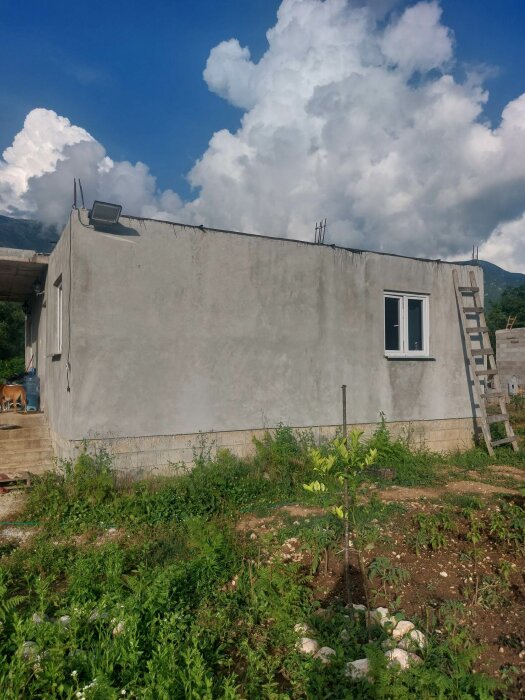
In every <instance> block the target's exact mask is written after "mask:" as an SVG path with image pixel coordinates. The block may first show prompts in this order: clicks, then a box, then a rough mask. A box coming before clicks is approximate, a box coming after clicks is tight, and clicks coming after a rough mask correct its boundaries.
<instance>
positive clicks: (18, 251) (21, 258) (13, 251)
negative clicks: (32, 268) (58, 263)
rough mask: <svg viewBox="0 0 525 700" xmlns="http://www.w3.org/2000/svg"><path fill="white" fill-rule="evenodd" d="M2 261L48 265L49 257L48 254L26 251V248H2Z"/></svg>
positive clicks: (0, 256) (0, 251)
mask: <svg viewBox="0 0 525 700" xmlns="http://www.w3.org/2000/svg"><path fill="white" fill-rule="evenodd" d="M0 260H3V261H9V262H28V263H37V264H39V265H47V264H48V262H49V255H48V254H47V253H37V252H36V251H35V250H25V249H24V248H0Z"/></svg>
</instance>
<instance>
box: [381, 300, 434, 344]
mask: <svg viewBox="0 0 525 700" xmlns="http://www.w3.org/2000/svg"><path fill="white" fill-rule="evenodd" d="M384 304H385V355H386V356H387V357H427V356H428V354H429V347H428V339H429V324H428V318H429V314H428V296H424V295H419V294H397V293H395V292H392V293H390V292H386V293H385V301H384Z"/></svg>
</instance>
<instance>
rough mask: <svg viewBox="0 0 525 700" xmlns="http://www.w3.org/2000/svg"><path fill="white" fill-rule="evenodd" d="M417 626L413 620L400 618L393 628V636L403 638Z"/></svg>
mask: <svg viewBox="0 0 525 700" xmlns="http://www.w3.org/2000/svg"><path fill="white" fill-rule="evenodd" d="M415 628H416V626H415V625H414V623H413V622H409V620H399V622H398V623H397V625H396V626H395V627H394V629H393V630H392V637H393V638H394V639H402V638H403V637H404V636H405V634H408V633H409V632H412V630H413V629H415Z"/></svg>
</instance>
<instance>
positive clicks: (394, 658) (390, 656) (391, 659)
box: [385, 649, 421, 671]
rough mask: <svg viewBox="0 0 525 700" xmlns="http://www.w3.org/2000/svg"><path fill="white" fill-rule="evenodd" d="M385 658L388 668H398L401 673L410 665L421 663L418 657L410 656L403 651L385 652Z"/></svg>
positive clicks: (407, 652)
mask: <svg viewBox="0 0 525 700" xmlns="http://www.w3.org/2000/svg"><path fill="white" fill-rule="evenodd" d="M385 657H386V659H387V661H388V665H389V666H391V667H394V666H398V667H399V668H400V669H401V670H402V671H404V670H406V669H407V668H408V667H409V666H410V665H411V664H416V663H420V662H421V659H420V658H419V656H416V655H415V654H411V653H410V652H409V651H405V650H404V649H392V650H391V651H386V652H385Z"/></svg>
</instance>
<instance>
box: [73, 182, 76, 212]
mask: <svg viewBox="0 0 525 700" xmlns="http://www.w3.org/2000/svg"><path fill="white" fill-rule="evenodd" d="M76 208H77V180H76V178H75V177H74V178H73V209H76Z"/></svg>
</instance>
